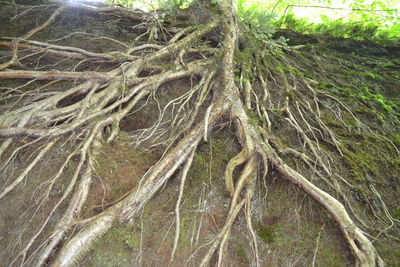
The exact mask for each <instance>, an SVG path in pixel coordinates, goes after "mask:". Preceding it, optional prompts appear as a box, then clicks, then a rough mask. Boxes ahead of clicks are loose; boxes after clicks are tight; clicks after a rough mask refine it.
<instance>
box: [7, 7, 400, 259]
mask: <svg viewBox="0 0 400 267" xmlns="http://www.w3.org/2000/svg"><path fill="white" fill-rule="evenodd" d="M11 11H12V9H10V8H3V7H1V6H0V25H2V27H1V28H0V36H1V37H10V36H13V37H15V36H21V35H23V34H24V33H25V32H27V31H29V29H30V28H31V27H30V25H32V24H35V21H36V20H41V19H43V18H47V17H49V14H50V13H51V12H50V11H48V12H47V11H46V10H44V11H43V10H39V9H33V10H32V11H31V12H30V13H29V16H27V15H25V16H20V17H17V18H15V19H13V20H10V18H11V17H10V16H11V15H10V14H13V13H12V12H11ZM134 25H136V24H135V23H134V22H130V21H127V20H123V19H115V18H113V17H104V16H100V15H98V14H96V13H92V12H84V11H82V10H79V9H76V10H74V9H72V10H69V11H68V12H65V13H63V14H61V15H60V18H59V19H58V20H57V21H56V22H55V23H54V24H52V25H51V26H49V27H48V29H47V30H46V31H44V32H41V33H38V35H37V36H35V40H36V41H43V42H48V41H49V40H56V39H59V41H55V43H60V44H61V43H62V45H65V46H67V45H68V46H74V47H79V48H82V49H85V50H88V51H91V52H97V53H103V52H108V51H114V50H118V49H121V45H120V44H118V43H115V42H112V41H110V40H107V39H106V38H98V36H106V37H110V38H113V39H117V40H119V41H121V42H124V43H129V42H130V41H132V40H133V39H134V38H135V37H136V36H138V35H140V33H141V32H140V30H138V29H137V28H136V29H135V28H133V26H134ZM72 32H85V33H90V34H91V35H88V34H76V35H69V33H72ZM279 35H284V36H286V37H287V38H289V39H290V40H289V42H288V44H289V46H290V45H296V46H297V45H302V46H301V47H297V48H296V49H295V50H292V49H290V48H284V49H283V50H273V49H271V50H266V51H265V53H266V54H267V55H268V56H269V58H268V59H269V60H268V61H267V62H266V65H267V66H268V69H269V71H270V72H271V74H272V75H271V76H272V77H276V79H277V80H275V81H274V80H273V78H271V80H270V81H269V82H270V83H271V84H274V83H275V86H276V87H277V88H279V86H278V85H279V84H282V83H284V82H286V83H290V84H294V85H296V81H297V79H299V77H300V78H302V79H304V80H306V81H307V82H308V83H309V84H310V85H312V86H313V87H315V88H317V89H318V90H319V92H320V94H319V95H318V97H319V99H320V101H323V103H324V105H325V107H324V108H321V110H315V112H316V113H319V115H320V116H319V117H320V118H322V122H323V123H324V124H325V125H327V126H329V128H330V129H332V131H333V132H334V133H335V136H337V138H338V140H339V148H340V152H341V153H340V152H339V151H337V149H336V148H335V147H334V146H332V145H331V144H330V143H329V142H327V141H325V140H323V138H318V140H319V143H318V145H319V146H321V147H322V148H323V149H324V150H325V151H326V152H327V156H328V157H330V162H331V164H334V165H335V166H337V167H338V169H339V170H340V176H339V175H338V179H341V180H339V182H337V183H336V184H333V187H328V186H332V184H329V183H330V182H331V180H323V179H320V178H318V177H317V176H316V175H314V173H313V169H311V168H309V167H308V166H307V165H306V164H305V163H304V162H303V161H302V160H300V159H298V158H295V157H292V155H291V154H290V153H288V154H287V155H282V156H283V157H284V158H286V159H287V160H288V161H289V162H290V163H291V166H292V167H296V168H297V169H300V170H302V171H303V173H306V174H308V177H311V178H312V179H313V182H314V183H316V184H317V185H318V186H320V187H322V188H327V189H326V190H327V191H328V192H329V193H330V194H332V195H334V196H335V197H337V198H338V199H340V200H341V201H343V202H344V203H346V205H345V206H346V209H348V210H349V211H350V215H351V216H352V218H353V219H354V220H355V222H356V224H357V225H358V226H359V227H360V228H361V229H362V230H364V231H365V232H367V233H368V234H369V235H370V236H369V237H370V239H371V240H372V241H373V242H374V245H375V247H376V249H377V250H378V253H379V254H380V255H381V256H382V258H383V260H384V261H385V262H386V263H387V264H388V265H389V266H398V265H400V249H399V248H400V242H399V238H400V227H399V220H400V203H399V200H398V196H399V195H400V151H399V150H398V149H399V148H400V122H399V120H400V48H399V47H397V48H396V47H392V48H385V47H381V46H378V45H376V44H373V43H369V42H361V41H354V40H348V39H333V38H330V37H326V36H302V35H297V34H295V33H291V32H281V33H279ZM60 38H62V39H60ZM8 41H9V40H8V39H1V40H0V42H3V46H1V45H0V57H6V56H9V55H10V50H9V49H8V48H7V47H6V45H5V43H6V42H8ZM29 53H30V52H27V54H29ZM41 56H42V54H38V55H35V56H33V57H31V58H30V59H28V61H27V64H26V65H28V66H29V64H38V65H40V66H44V67H43V69H46V68H47V69H58V68H59V69H60V70H64V69H66V68H73V67H74V66H75V64H76V61H65V62H59V64H55V63H58V57H57V55H53V56H51V57H46V58H45V59H42V57H41ZM240 56H242V57H245V56H246V54H245V53H244V52H243V55H239V58H240ZM39 62H40V63H39ZM54 64H55V65H54ZM113 64H114V63H105V64H102V65H100V66H99V67H97V66H96V67H97V69H96V70H108V69H110V68H112V67H113V66H114V65H113ZM46 65H47V67H46ZM78 69H79V70H86V71H88V70H94V69H93V66H92V65H91V64H86V63H85V62H82V64H80V65H79V67H78ZM285 79H286V80H285ZM26 82H27V81H25V80H22V81H21V80H19V81H15V80H0V87H1V89H2V90H3V89H4V88H9V87H16V86H19V85H23V84H25V83H26ZM193 82H194V81H193V80H192V79H187V80H183V81H182V80H181V81H179V82H176V81H175V82H169V83H167V84H165V85H163V86H162V87H161V88H160V89H159V90H158V91H157V93H156V95H155V96H154V97H153V98H149V99H148V100H147V101H148V102H149V103H148V105H145V103H142V106H143V108H139V109H138V110H135V112H134V113H133V114H131V115H130V116H128V117H127V118H125V119H124V120H123V121H122V125H121V129H122V131H123V132H122V133H121V134H120V135H119V137H118V138H117V139H116V140H115V141H114V142H113V143H112V144H106V143H104V144H101V146H100V152H99V154H98V155H96V167H95V170H94V172H95V176H96V177H95V180H94V182H93V184H92V185H91V191H90V193H89V198H88V201H87V203H86V204H85V207H84V210H83V212H82V214H83V215H82V220H83V219H85V218H88V217H90V216H92V215H95V214H97V213H99V212H101V211H103V210H105V209H106V208H107V207H108V206H110V205H112V204H113V203H115V202H116V201H118V200H119V199H120V198H122V197H123V196H125V195H126V194H127V193H129V192H130V191H131V190H132V188H134V187H135V186H136V185H138V184H139V183H140V182H141V177H142V176H143V175H144V173H145V172H146V171H147V170H148V169H149V168H150V167H151V166H153V164H155V163H156V162H157V161H158V160H159V158H160V157H161V155H162V153H163V151H164V150H163V149H162V148H164V147H165V146H168V144H161V145H158V146H155V148H154V147H150V145H149V144H146V142H144V143H142V144H141V145H140V146H137V145H136V144H135V138H136V137H137V136H138V134H140V133H141V132H140V131H141V130H142V129H145V128H148V127H150V126H151V125H153V123H154V122H156V121H157V119H158V118H159V108H161V109H163V108H164V107H165V106H166V105H167V104H168V103H169V101H170V100H171V99H173V98H176V97H178V96H180V95H182V94H184V92H185V90H186V89H185V88H188V87H190V86H191V84H192V83H193ZM46 84H47V82H43V86H45V85H46ZM70 84H72V82H59V83H57V84H56V85H55V87H54V86H53V87H52V90H63V88H66V87H68V86H70ZM300 84H301V83H300V82H299V86H301V85H300ZM272 86H274V85H272ZM271 92H272V93H271V94H272V96H271V99H279V96H280V95H282V94H287V96H288V97H289V98H290V99H296V98H298V97H299V95H297V94H296V91H287V92H283V91H278V90H276V91H271ZM49 93H51V91H49ZM274 94H275V95H274ZM3 97H4V96H3ZM1 101H3V102H0V103H1V104H3V105H5V104H7V103H8V102H7V99H5V98H4V99H2V100H1ZM311 101H312V100H311ZM65 105H67V104H65ZM344 107H345V108H344ZM301 108H302V107H299V109H300V110H301ZM343 110H345V112H343ZM171 112H172V110H171V109H167V112H166V115H165V118H164V120H163V122H166V121H168V120H169V119H171V118H172V115H171ZM255 112H256V111H249V116H250V117H254V121H253V123H254V124H257V123H258V121H257V117H256V115H255ZM253 113H254V114H253ZM300 113H301V112H300ZM271 116H272V117H271V120H272V121H273V124H272V131H273V133H274V134H275V135H276V136H278V137H279V139H278V140H277V141H278V142H279V144H278V145H279V146H281V147H283V148H286V147H291V148H293V147H294V148H296V149H298V150H299V151H301V150H302V145H303V144H302V142H299V136H298V133H297V132H296V131H295V130H293V128H292V127H291V126H290V124H289V123H288V122H287V121H286V120H285V118H284V114H282V112H281V110H276V111H275V112H272V115H271ZM310 132H313V131H312V130H311V129H310ZM29 141H30V140H27V139H23V138H21V140H19V142H20V143H21V145H22V144H24V143H27V142H29ZM66 143H67V141H66ZM45 144H46V141H45V140H44V141H43V140H42V141H39V142H38V143H36V144H35V146H29V147H26V148H23V149H22V153H19V154H18V158H17V159H16V160H15V161H14V162H13V165H12V166H9V167H8V168H6V169H5V170H3V171H2V173H1V174H0V179H1V183H2V184H7V183H9V181H10V180H12V179H13V177H16V176H17V175H18V174H19V173H20V171H21V170H23V169H24V167H26V166H27V165H28V163H29V161H30V160H31V158H32V157H34V155H35V149H37V148H39V147H40V146H43V145H45ZM71 149H72V148H71V147H68V146H63V145H62V144H61V145H59V146H56V147H55V148H54V149H53V150H52V153H50V154H48V155H46V158H44V159H43V160H42V162H41V164H40V165H38V166H37V167H35V169H34V170H33V171H32V173H31V174H30V177H29V179H27V180H26V182H25V184H23V185H21V186H20V187H18V188H17V190H15V191H14V192H11V193H10V194H9V195H8V196H7V197H6V198H4V199H1V200H0V201H1V205H0V214H1V215H0V251H1V252H0V264H1V265H8V264H9V263H10V262H11V261H12V259H13V258H14V257H15V255H16V253H18V249H19V247H20V246H21V244H23V243H24V242H26V241H27V239H28V238H29V237H30V235H32V233H33V232H34V230H35V228H36V227H38V226H39V225H40V224H41V221H42V218H43V217H45V216H46V214H48V213H49V210H48V207H47V206H46V205H40V200H39V201H38V199H40V197H41V196H42V195H43V194H47V195H48V197H49V199H50V200H48V201H50V202H51V201H56V200H58V199H59V198H60V197H61V194H62V192H63V190H65V188H66V187H67V185H68V182H69V181H68V177H70V176H71V174H72V173H73V171H74V169H75V168H76V165H77V162H78V159H74V160H73V161H72V162H71V163H70V166H69V169H68V171H67V172H66V173H65V174H64V175H63V176H62V178H63V179H58V180H57V181H56V182H55V184H54V186H53V188H52V189H51V191H50V192H46V191H45V189H43V188H44V185H46V184H47V183H48V182H49V181H48V178H49V177H48V174H49V173H53V172H55V171H56V170H57V169H58V168H59V166H60V165H62V164H63V162H64V160H65V158H66V157H67V155H68V152H69V151H70V150H71ZM239 151H240V145H239V144H238V142H237V141H236V138H235V135H234V129H233V126H232V125H231V124H230V122H229V120H228V121H227V122H226V121H221V123H220V124H219V125H218V127H215V128H214V129H213V130H212V132H211V133H210V139H209V142H208V143H204V144H201V145H200V148H199V150H198V151H197V152H196V154H195V156H194V159H193V168H192V169H191V170H190V171H189V174H188V180H187V183H186V184H185V190H184V191H183V192H184V193H183V197H182V201H181V203H182V205H181V218H180V220H181V238H180V241H179V243H178V250H177V253H176V255H175V260H174V261H173V262H171V264H170V265H171V266H182V265H183V264H188V265H189V266H197V265H198V264H199V262H200V261H201V260H202V258H203V257H204V254H205V253H206V251H205V250H202V249H198V250H196V248H198V247H199V246H200V248H201V245H202V244H205V243H207V242H208V241H210V240H211V239H212V238H213V237H214V236H215V234H217V233H218V231H219V229H220V228H221V227H223V226H224V222H225V216H226V212H227V210H228V208H229V202H230V197H229V195H228V194H227V192H226V190H225V185H224V181H223V176H224V169H225V166H226V164H228V162H229V160H230V159H231V158H232V157H233V156H234V155H236V154H237V153H238V152H239ZM235 172H240V168H239V170H238V169H237V170H235ZM179 178H180V177H178V176H176V177H173V178H172V179H171V180H170V181H168V183H167V184H166V185H165V186H164V188H163V189H162V190H161V191H160V192H159V193H158V194H157V195H156V197H155V198H154V199H152V200H151V201H150V202H149V203H148V204H147V205H146V207H145V209H144V210H143V212H142V213H141V214H139V215H138V216H137V218H136V220H135V223H134V224H132V225H118V226H116V227H114V228H112V229H111V230H110V231H108V232H107V233H106V234H105V235H104V236H103V237H102V238H101V239H100V240H98V242H97V243H96V247H95V248H94V249H93V250H92V251H91V252H90V253H89V254H88V255H87V256H86V257H85V258H84V259H82V261H81V263H80V265H81V266H132V265H141V266H165V265H166V263H168V262H170V256H171V251H172V248H173V242H174V231H175V229H174V223H175V215H174V209H175V205H176V201H177V198H178V194H179V186H180V180H179ZM329 188H336V189H337V190H336V191H334V190H332V189H329ZM39 196H40V197H39ZM252 204H253V205H252V210H251V214H252V216H251V219H252V221H253V226H254V229H255V232H256V234H257V241H258V249H259V256H260V262H261V264H262V265H263V266H292V265H293V266H310V265H312V264H314V263H315V264H316V265H317V266H347V265H353V264H354V262H353V257H352V255H351V252H350V250H349V249H348V247H347V246H346V243H345V241H344V238H343V237H342V235H341V232H340V230H339V229H338V228H337V226H336V224H335V222H334V221H333V219H331V218H330V216H329V215H328V214H327V212H326V211H324V210H323V208H321V207H320V206H319V205H318V204H316V203H315V202H314V201H313V200H312V199H310V198H309V197H308V196H306V195H305V194H304V193H303V192H302V191H301V190H300V189H299V188H298V187H295V186H293V185H292V184H289V183H287V182H285V181H283V180H282V179H281V177H280V176H279V174H278V173H276V172H275V171H274V170H270V171H269V173H268V175H267V177H266V183H262V181H259V183H258V184H257V185H256V193H255V196H254V198H253V200H252ZM64 206H65V204H64ZM65 208H66V207H61V208H60V211H57V212H56V214H55V216H54V217H53V220H54V222H52V224H50V225H49V226H47V228H48V230H50V229H51V228H52V227H54V225H55V223H56V222H57V219H59V217H60V216H62V210H63V209H65ZM57 216H58V217H57ZM77 228H79V226H78V227H77ZM75 230H78V229H75ZM382 230H384V231H382ZM43 238H44V237H43ZM41 241H43V240H39V241H38V242H37V243H38V244H40V242H41ZM250 244H251V239H250V237H249V234H248V229H247V224H246V220H245V217H244V216H242V217H239V219H238V220H237V221H236V222H235V223H234V226H233V229H232V233H231V241H230V242H229V247H228V250H227V257H226V261H227V262H226V265H227V266H248V265H249V264H250V263H251V262H253V253H252V249H253V248H252V247H251V245H250Z"/></svg>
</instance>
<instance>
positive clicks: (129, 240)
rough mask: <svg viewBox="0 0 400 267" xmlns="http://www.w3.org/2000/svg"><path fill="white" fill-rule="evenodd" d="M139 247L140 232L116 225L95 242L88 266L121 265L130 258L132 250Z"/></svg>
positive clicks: (136, 249)
mask: <svg viewBox="0 0 400 267" xmlns="http://www.w3.org/2000/svg"><path fill="white" fill-rule="evenodd" d="M139 248H140V233H138V232H136V231H133V229H130V228H128V227H126V226H122V225H118V226H116V227H114V228H112V229H111V230H110V231H108V232H107V233H106V234H105V235H104V236H103V237H102V238H100V239H99V241H98V242H97V244H96V247H95V248H94V253H93V255H92V259H91V261H90V263H89V266H110V267H111V266H121V263H122V262H124V263H127V264H128V261H130V260H132V258H133V257H132V252H133V251H138V250H139Z"/></svg>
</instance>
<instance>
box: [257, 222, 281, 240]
mask: <svg viewBox="0 0 400 267" xmlns="http://www.w3.org/2000/svg"><path fill="white" fill-rule="evenodd" d="M276 232H277V229H276V226H260V227H259V228H258V231H257V234H258V236H259V237H260V238H261V240H263V241H264V242H265V243H272V242H274V240H275V238H276Z"/></svg>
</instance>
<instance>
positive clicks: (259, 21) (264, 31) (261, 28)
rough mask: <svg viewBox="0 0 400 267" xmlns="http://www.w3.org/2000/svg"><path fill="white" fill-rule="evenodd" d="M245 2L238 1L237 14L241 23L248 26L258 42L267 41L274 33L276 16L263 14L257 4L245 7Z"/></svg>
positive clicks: (263, 11) (243, 0) (242, 0)
mask: <svg viewBox="0 0 400 267" xmlns="http://www.w3.org/2000/svg"><path fill="white" fill-rule="evenodd" d="M246 2H248V1H245V0H239V1H238V9H237V13H238V16H239V18H240V20H241V21H243V22H245V23H247V24H248V26H249V28H250V32H251V34H252V35H253V36H254V37H255V38H256V39H258V40H263V39H269V38H271V37H272V35H273V34H274V33H275V27H274V25H273V23H272V22H273V21H274V20H275V18H276V15H275V14H273V13H268V12H265V10H263V9H260V8H259V6H258V5H257V4H252V5H249V6H246V5H245V4H246Z"/></svg>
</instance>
